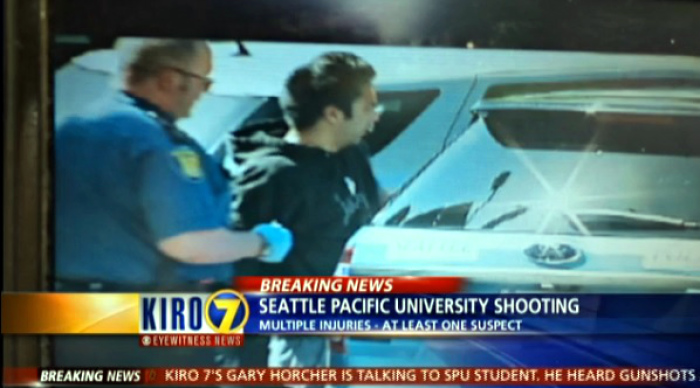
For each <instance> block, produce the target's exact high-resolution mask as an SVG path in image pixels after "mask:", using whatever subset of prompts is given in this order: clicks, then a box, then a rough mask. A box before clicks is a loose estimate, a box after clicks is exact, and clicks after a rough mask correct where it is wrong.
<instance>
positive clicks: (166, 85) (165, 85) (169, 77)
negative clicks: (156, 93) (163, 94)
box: [156, 70, 182, 92]
mask: <svg viewBox="0 0 700 388" xmlns="http://www.w3.org/2000/svg"><path fill="white" fill-rule="evenodd" d="M181 81H182V80H181V77H178V76H177V74H175V72H174V71H169V70H164V71H161V72H160V74H158V76H157V77H156V82H157V84H158V88H159V89H160V90H164V91H167V92H171V91H174V90H176V89H178V88H179V87H180V85H179V83H180V82H181Z"/></svg>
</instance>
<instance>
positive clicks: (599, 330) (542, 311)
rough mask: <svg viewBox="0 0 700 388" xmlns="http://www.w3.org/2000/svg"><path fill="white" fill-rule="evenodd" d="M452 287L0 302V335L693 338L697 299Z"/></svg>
mask: <svg viewBox="0 0 700 388" xmlns="http://www.w3.org/2000/svg"><path fill="white" fill-rule="evenodd" d="M459 281H461V279H457V278H364V277H361V278H352V277H350V278H346V277H342V278H339V277H331V278H251V279H245V280H244V281H243V282H242V283H241V284H240V285H239V286H240V287H239V288H238V290H233V289H227V290H220V291H217V292H214V293H142V294H108V293H99V294H87V293H84V294H65V293H34V294H29V293H18V294H3V295H2V332H3V334H138V335H140V336H141V338H140V341H141V345H142V346H155V347H157V346H240V345H242V343H243V338H244V337H243V335H244V334H266V335H272V334H314V335H331V336H337V335H362V336H388V337H392V336H469V335H513V334H540V333H547V334H700V295H699V294H657V295H646V294H644V295H643V294H604V295H590V294H578V295H576V294H498V295H481V294H465V293H454V291H455V289H458V288H459V283H458V282H459ZM242 291H243V292H242Z"/></svg>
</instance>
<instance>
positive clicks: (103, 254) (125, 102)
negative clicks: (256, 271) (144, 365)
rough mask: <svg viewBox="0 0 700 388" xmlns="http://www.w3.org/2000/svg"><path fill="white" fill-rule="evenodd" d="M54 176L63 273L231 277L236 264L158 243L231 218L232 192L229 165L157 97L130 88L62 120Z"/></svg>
mask: <svg viewBox="0 0 700 388" xmlns="http://www.w3.org/2000/svg"><path fill="white" fill-rule="evenodd" d="M54 179H55V191H54V192H55V227H56V229H55V237H56V238H55V268H56V277H57V278H58V279H70V280H88V281H105V282H117V283H127V284H148V285H174V284H180V283H183V282H192V281H198V280H203V279H213V280H216V281H222V282H226V281H229V279H230V278H231V276H232V271H233V267H232V265H230V264H218V265H189V264H184V263H180V262H177V261H175V260H174V259H172V258H169V257H167V256H166V255H164V254H163V253H162V252H161V251H159V250H158V248H157V244H158V242H159V241H160V240H163V239H165V238H168V237H173V236H176V235H179V234H181V233H186V232H193V231H200V230H207V229H214V228H220V227H225V226H227V224H228V209H229V206H230V201H231V193H230V189H229V185H228V181H227V177H226V175H225V173H224V170H223V169H222V168H221V167H220V166H219V165H218V164H217V163H216V162H215V161H214V160H213V159H212V158H211V157H210V156H209V155H208V154H207V153H206V152H205V151H204V150H203V149H202V147H201V146H199V144H197V143H196V142H195V141H194V140H193V139H191V138H190V137H189V136H187V135H186V134H184V133H183V132H181V131H179V130H178V129H177V128H176V127H175V124H174V120H173V117H172V116H170V115H168V114H167V113H165V112H163V111H161V110H160V109H158V107H156V106H155V105H153V104H151V103H149V102H148V101H145V100H143V99H140V98H137V97H135V96H131V95H129V94H126V93H120V94H118V95H117V96H115V97H114V98H112V99H110V100H109V101H107V103H106V104H104V106H102V107H101V108H100V109H97V110H95V111H94V112H92V113H90V114H87V115H84V116H80V117H72V118H70V119H68V120H66V122H64V123H62V124H61V125H60V126H59V127H58V130H57V132H56V137H55V174H54Z"/></svg>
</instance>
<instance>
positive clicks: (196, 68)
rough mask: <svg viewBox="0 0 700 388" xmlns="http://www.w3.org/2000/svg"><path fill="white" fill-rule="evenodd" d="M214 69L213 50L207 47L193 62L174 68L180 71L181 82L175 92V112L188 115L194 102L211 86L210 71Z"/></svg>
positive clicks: (178, 114)
mask: <svg viewBox="0 0 700 388" xmlns="http://www.w3.org/2000/svg"><path fill="white" fill-rule="evenodd" d="M211 70H212V56H211V51H210V50H209V49H207V50H206V51H205V52H202V53H201V54H200V55H198V56H197V57H196V58H195V59H194V60H193V61H191V63H189V64H187V65H183V66H181V67H179V68H177V69H174V71H176V72H177V73H178V76H179V77H178V78H179V83H178V87H177V89H176V92H175V99H176V107H175V110H176V111H175V112H174V113H175V114H176V116H177V117H178V118H183V117H188V116H189V115H190V114H191V111H192V108H193V107H194V104H195V103H196V102H197V100H199V98H200V97H201V96H202V93H204V92H206V91H207V90H208V89H209V87H210V86H211V80H210V79H209V73H211Z"/></svg>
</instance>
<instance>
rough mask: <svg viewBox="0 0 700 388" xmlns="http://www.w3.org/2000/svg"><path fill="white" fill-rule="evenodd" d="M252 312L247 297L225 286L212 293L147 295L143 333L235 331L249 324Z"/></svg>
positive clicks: (144, 307) (143, 305)
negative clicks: (226, 288)
mask: <svg viewBox="0 0 700 388" xmlns="http://www.w3.org/2000/svg"><path fill="white" fill-rule="evenodd" d="M249 316H250V306H249V305H248V302H247V301H246V299H245V297H244V296H243V295H242V294H240V293H239V292H236V291H233V290H221V291H218V292H216V293H214V294H212V295H210V296H208V295H204V294H163V295H153V294H151V295H143V296H142V297H141V322H140V333H142V334H146V333H149V334H155V333H163V334H166V333H170V334H176V333H181V334H201V333H218V334H232V333H237V332H240V331H241V330H242V329H243V328H244V327H245V324H246V323H247V322H248V318H249ZM204 322H206V325H207V326H209V327H208V328H207V327H205V326H204Z"/></svg>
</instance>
